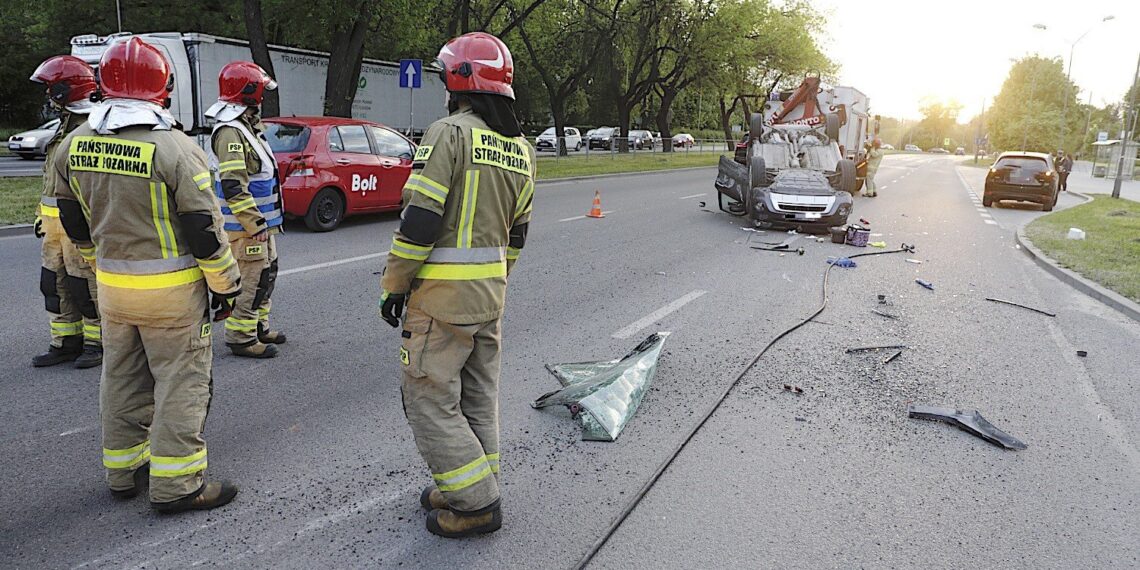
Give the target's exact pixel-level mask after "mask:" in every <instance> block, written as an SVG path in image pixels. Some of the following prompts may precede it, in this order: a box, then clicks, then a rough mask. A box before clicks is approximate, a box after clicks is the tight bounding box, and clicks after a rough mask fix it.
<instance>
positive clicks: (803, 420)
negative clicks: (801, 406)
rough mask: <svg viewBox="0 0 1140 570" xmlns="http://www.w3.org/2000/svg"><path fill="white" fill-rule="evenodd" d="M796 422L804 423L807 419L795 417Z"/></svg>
mask: <svg viewBox="0 0 1140 570" xmlns="http://www.w3.org/2000/svg"><path fill="white" fill-rule="evenodd" d="M796 421H797V422H806V421H807V418H805V417H803V416H796Z"/></svg>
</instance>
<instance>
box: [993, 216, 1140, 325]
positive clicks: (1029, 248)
mask: <svg viewBox="0 0 1140 570" xmlns="http://www.w3.org/2000/svg"><path fill="white" fill-rule="evenodd" d="M1081 196H1082V197H1084V198H1088V199H1089V200H1090V201H1091V198H1089V197H1088V196H1085V195H1083V194H1082V195H1081ZM1016 241H1017V243H1018V245H1020V246H1021V249H1022V250H1024V251H1025V254H1026V255H1028V256H1029V257H1031V258H1032V259H1033V261H1035V262H1037V265H1040V266H1041V268H1042V269H1044V270H1045V271H1046V272H1048V273H1051V274H1052V275H1053V277H1056V278H1057V279H1059V280H1060V281H1061V282H1062V283H1065V284H1066V285H1069V286H1070V287H1072V288H1074V289H1076V290H1078V291H1080V292H1081V293H1084V294H1085V295H1088V296H1089V297H1092V298H1093V299H1096V300H1097V301H1100V302H1101V303H1104V304H1105V305H1108V306H1109V307H1112V308H1113V309H1116V310H1117V311H1119V312H1120V313H1122V314H1124V316H1126V317H1128V318H1130V319H1132V320H1134V321H1136V322H1140V304H1137V303H1134V302H1133V301H1131V300H1129V299H1126V298H1125V297H1124V296H1123V295H1121V294H1119V293H1116V292H1115V291H1110V290H1109V289H1107V288H1106V287H1104V286H1102V285H1100V284H1098V283H1094V282H1092V281H1090V280H1088V279H1085V278H1084V277H1081V276H1080V275H1077V273H1076V272H1074V271H1070V270H1068V269H1065V268H1064V267H1061V265H1060V264H1058V263H1057V262H1056V261H1054V260H1053V259H1052V258H1050V257H1049V256H1047V255H1045V253H1044V252H1042V251H1041V250H1040V249H1037V246H1035V245H1033V242H1032V241H1030V240H1029V238H1028V237H1026V236H1025V225H1022V226H1020V227H1018V228H1017V235H1016Z"/></svg>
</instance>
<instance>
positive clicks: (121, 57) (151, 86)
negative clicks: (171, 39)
mask: <svg viewBox="0 0 1140 570" xmlns="http://www.w3.org/2000/svg"><path fill="white" fill-rule="evenodd" d="M99 84H100V86H101V87H102V88H103V94H104V95H105V96H107V97H108V98H116V97H121V98H123V99H138V100H140V101H149V102H151V103H155V104H157V105H161V106H163V107H169V106H170V92H171V91H174V76H173V75H171V74H170V65H169V64H168V63H166V58H164V57H162V52H160V51H158V48H156V47H154V46H152V45H150V44H148V43H146V42H144V41H142V40H140V39H138V38H131V39H129V40H127V41H125V42H119V43H117V44H115V45H112V46H111V47H109V48H107V51H105V52H103V58H102V59H100V60H99Z"/></svg>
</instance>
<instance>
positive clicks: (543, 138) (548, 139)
mask: <svg viewBox="0 0 1140 570" xmlns="http://www.w3.org/2000/svg"><path fill="white" fill-rule="evenodd" d="M563 132H565V133H566V150H570V149H574V150H582V135H581V134H580V133H579V132H578V129H576V128H574V127H563ZM555 133H556V131H555V129H554V127H550V128H549V129H546V130H545V131H542V134H541V135H538V138H537V139H536V140H535V143H534V149H535V150H550V151H552V150H555V149H556V148H557V145H555V144H554V143H555V142H556V140H557V138H558V137H557V135H556V134H555Z"/></svg>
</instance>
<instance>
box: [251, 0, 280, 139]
mask: <svg viewBox="0 0 1140 570" xmlns="http://www.w3.org/2000/svg"><path fill="white" fill-rule="evenodd" d="M243 8H244V9H243V12H244V15H245V30H246V34H247V35H248V36H249V51H250V52H252V53H253V62H254V63H256V64H257V65H259V66H261V68H262V69H264V70H265V72H266V73H268V74H269V76H270V77H273V78H274V79H276V77H275V76H274V73H273V60H271V59H269V46H268V45H267V42H266V39H265V26H264V24H263V23H262V22H263V19H262V17H261V0H243ZM280 114H281V105H280V102H279V98H278V96H277V91H276V90H273V91H266V92H265V98H264V99H263V100H262V102H261V116H262V117H276V116H278V115H280Z"/></svg>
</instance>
